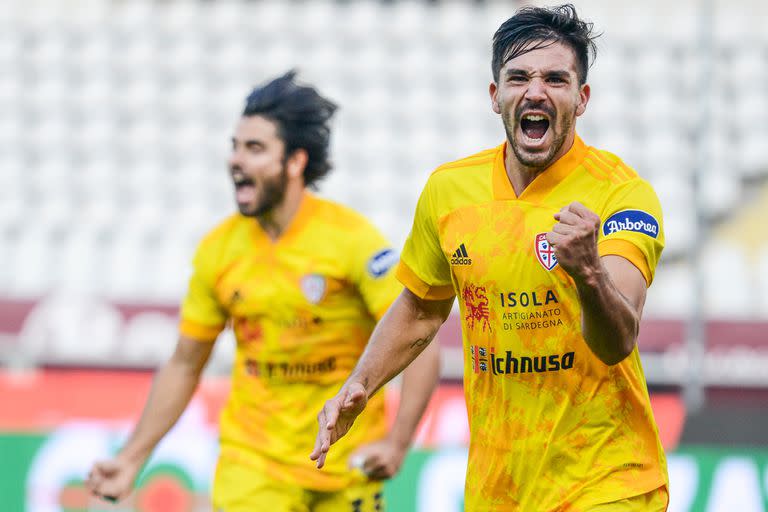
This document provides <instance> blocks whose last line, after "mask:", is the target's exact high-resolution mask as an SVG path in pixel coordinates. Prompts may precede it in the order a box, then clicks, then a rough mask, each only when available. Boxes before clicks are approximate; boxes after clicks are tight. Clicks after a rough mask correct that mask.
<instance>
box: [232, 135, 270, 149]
mask: <svg viewBox="0 0 768 512" xmlns="http://www.w3.org/2000/svg"><path fill="white" fill-rule="evenodd" d="M231 140H232V145H233V146H235V145H237V143H238V142H239V143H241V144H242V145H243V146H245V147H247V148H252V147H264V142H262V141H260V140H258V139H245V140H238V139H237V138H236V137H232V138H231Z"/></svg>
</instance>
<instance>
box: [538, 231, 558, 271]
mask: <svg viewBox="0 0 768 512" xmlns="http://www.w3.org/2000/svg"><path fill="white" fill-rule="evenodd" d="M534 247H535V249H536V259H537V260H539V263H541V266H542V267H544V268H545V269H547V270H552V269H553V268H555V266H556V265H557V256H555V250H554V249H553V248H552V246H551V245H549V241H548V240H547V234H546V233H539V234H538V235H536V240H535V245H534Z"/></svg>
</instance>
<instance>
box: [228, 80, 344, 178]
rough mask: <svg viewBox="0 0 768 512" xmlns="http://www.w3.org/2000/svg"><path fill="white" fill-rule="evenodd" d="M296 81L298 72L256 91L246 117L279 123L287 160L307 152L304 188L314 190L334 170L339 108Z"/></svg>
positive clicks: (246, 106) (279, 131)
mask: <svg viewBox="0 0 768 512" xmlns="http://www.w3.org/2000/svg"><path fill="white" fill-rule="evenodd" d="M295 78H296V71H295V70H291V71H289V72H287V73H286V74H284V75H283V76H281V77H279V78H275V79H274V80H272V81H271V82H268V83H266V84H263V85H260V86H258V87H256V88H254V89H253V91H251V93H250V94H249V95H248V97H247V98H246V100H245V108H244V109H243V116H257V115H258V116H263V117H265V118H266V119H269V120H271V121H273V122H274V123H276V124H277V129H278V135H279V136H280V139H281V140H282V141H283V143H284V144H285V157H286V158H287V157H288V156H289V155H290V154H291V153H293V152H294V151H296V150H297V149H303V150H305V151H306V152H307V155H308V157H309V158H308V159H307V166H306V168H305V169H304V184H305V185H306V186H308V187H313V188H314V187H315V186H316V184H317V182H318V181H319V180H320V179H322V178H323V177H324V176H326V175H327V174H328V173H329V172H330V170H331V168H332V167H333V166H332V164H331V162H330V160H329V146H330V139H331V128H330V126H329V121H330V119H331V117H333V114H334V112H336V109H337V108H338V107H337V106H336V104H335V103H333V102H332V101H330V100H328V99H326V98H323V97H322V96H321V95H320V93H318V92H317V91H316V90H315V88H314V87H310V86H308V85H299V84H297V83H296V81H295Z"/></svg>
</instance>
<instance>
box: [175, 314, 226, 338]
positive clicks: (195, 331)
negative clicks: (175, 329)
mask: <svg viewBox="0 0 768 512" xmlns="http://www.w3.org/2000/svg"><path fill="white" fill-rule="evenodd" d="M223 330H224V325H223V324H222V325H202V324H198V323H197V322H191V321H189V320H184V319H182V320H181V322H180V323H179V332H180V333H181V334H182V336H186V337H188V338H192V339H193V340H197V341H202V342H212V341H216V338H217V337H218V336H219V333H221V331H223Z"/></svg>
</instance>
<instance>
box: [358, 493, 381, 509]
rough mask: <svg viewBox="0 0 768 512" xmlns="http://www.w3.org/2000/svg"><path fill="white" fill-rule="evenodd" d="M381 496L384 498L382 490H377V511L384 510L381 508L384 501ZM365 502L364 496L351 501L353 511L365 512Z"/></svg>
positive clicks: (374, 496)
mask: <svg viewBox="0 0 768 512" xmlns="http://www.w3.org/2000/svg"><path fill="white" fill-rule="evenodd" d="M381 498H382V495H381V493H380V492H377V493H376V494H374V495H373V510H375V511H377V512H378V511H380V510H383V509H382V508H381V501H382V500H381ZM363 503H365V500H363V498H358V499H356V500H353V501H352V502H351V505H352V512H363Z"/></svg>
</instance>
